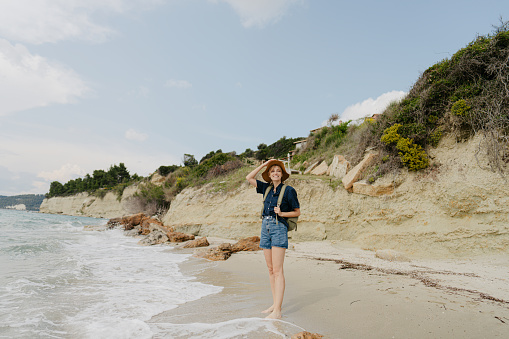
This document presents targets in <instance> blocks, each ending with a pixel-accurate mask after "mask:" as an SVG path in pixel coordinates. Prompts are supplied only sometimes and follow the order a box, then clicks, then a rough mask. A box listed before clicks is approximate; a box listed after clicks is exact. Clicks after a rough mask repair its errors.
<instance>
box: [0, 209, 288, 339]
mask: <svg viewBox="0 0 509 339" xmlns="http://www.w3.org/2000/svg"><path fill="white" fill-rule="evenodd" d="M106 222H107V220H105V219H96V218H86V217H74V216H64V215H51V214H42V213H37V212H26V211H15V210H3V209H0V338H94V339H96V338H254V337H259V338H268V337H270V338H285V337H288V336H287V335H285V334H284V333H282V332H280V331H279V330H278V328H277V327H276V326H275V325H274V324H273V323H274V322H272V321H267V320H261V319H256V318H253V319H231V320H228V321H225V322H222V323H215V324H214V323H191V324H172V323H171V322H169V323H166V324H161V323H160V322H159V323H157V324H154V323H151V322H150V320H151V319H152V318H153V317H155V316H156V315H159V314H161V313H163V312H165V311H169V310H172V309H174V308H176V307H179V305H183V304H185V303H188V302H192V301H195V300H197V299H200V298H207V296H211V295H214V294H217V293H219V292H221V291H222V289H223V287H222V286H213V285H209V284H204V283H202V282H199V281H198V280H197V279H196V278H195V277H193V276H188V275H185V274H183V273H182V272H181V270H180V268H179V264H181V263H183V262H185V261H186V260H188V259H189V257H190V254H182V253H175V251H171V250H168V249H169V246H164V245H157V246H140V245H138V244H137V242H138V241H139V239H136V238H132V237H127V236H124V234H123V231H122V230H119V229H112V230H106V231H90V230H86V229H85V228H84V226H86V225H105V224H106Z"/></svg>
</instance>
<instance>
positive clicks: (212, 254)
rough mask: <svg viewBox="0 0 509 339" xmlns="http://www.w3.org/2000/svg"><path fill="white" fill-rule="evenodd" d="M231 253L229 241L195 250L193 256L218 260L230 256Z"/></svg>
mask: <svg viewBox="0 0 509 339" xmlns="http://www.w3.org/2000/svg"><path fill="white" fill-rule="evenodd" d="M232 253H233V252H232V245H231V244H230V243H224V244H221V245H219V246H217V247H214V248H210V249H208V250H206V251H200V252H196V253H195V254H194V256H195V257H197V258H203V259H207V260H211V261H220V260H227V259H228V258H229V257H231V255H232Z"/></svg>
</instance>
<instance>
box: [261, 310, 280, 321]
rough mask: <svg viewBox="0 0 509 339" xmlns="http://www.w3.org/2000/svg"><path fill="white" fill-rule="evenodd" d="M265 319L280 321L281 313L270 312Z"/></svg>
mask: <svg viewBox="0 0 509 339" xmlns="http://www.w3.org/2000/svg"><path fill="white" fill-rule="evenodd" d="M265 319H281V311H279V312H277V311H272V313H271V314H269V315H268V316H266V317H265Z"/></svg>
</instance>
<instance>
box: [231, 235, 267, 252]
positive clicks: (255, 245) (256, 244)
mask: <svg viewBox="0 0 509 339" xmlns="http://www.w3.org/2000/svg"><path fill="white" fill-rule="evenodd" d="M260 250H261V248H260V237H258V236H254V237H249V238H245V239H241V240H239V241H237V242H236V243H235V244H233V245H232V252H234V253H235V252H240V251H260Z"/></svg>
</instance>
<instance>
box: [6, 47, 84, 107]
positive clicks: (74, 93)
mask: <svg viewBox="0 0 509 339" xmlns="http://www.w3.org/2000/svg"><path fill="white" fill-rule="evenodd" d="M0 78H1V79H2V81H0V102H1V103H2V105H0V116H2V115H5V114H8V113H12V112H16V111H21V110H25V109H29V108H34V107H41V106H47V105H49V104H53V103H58V104H67V103H70V102H73V101H74V100H75V99H76V98H78V97H81V96H83V95H84V94H85V93H86V92H87V91H88V88H87V86H86V85H85V83H84V82H83V80H81V79H80V77H79V76H78V75H77V74H76V73H75V72H74V71H73V70H71V69H69V68H66V67H65V66H63V65H59V64H57V63H53V62H50V61H48V60H47V59H45V58H43V57H41V56H39V55H36V54H31V53H30V52H29V51H28V49H27V48H26V47H25V46H23V45H20V44H16V45H12V44H10V43H9V42H8V41H7V40H4V39H0Z"/></svg>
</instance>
